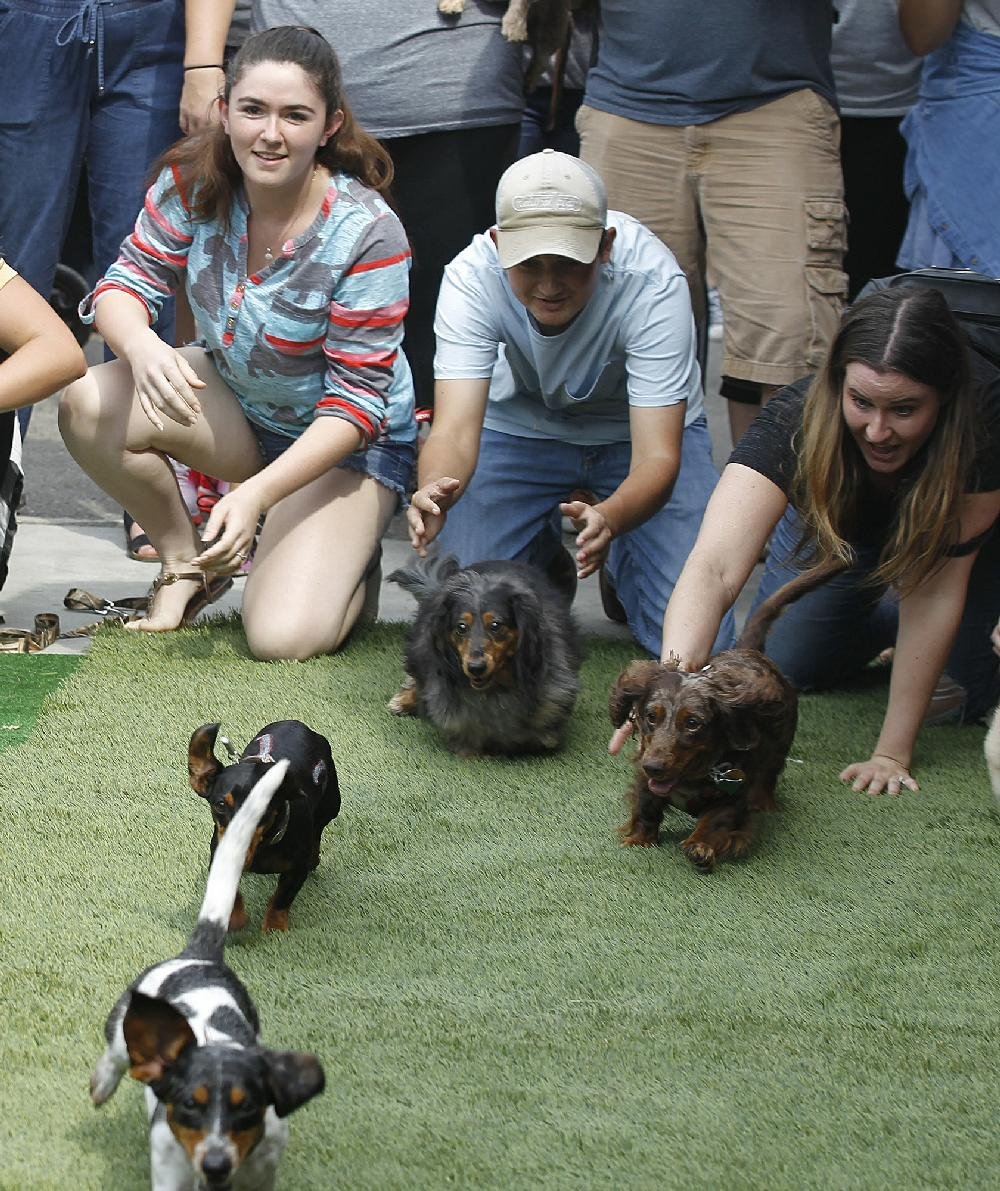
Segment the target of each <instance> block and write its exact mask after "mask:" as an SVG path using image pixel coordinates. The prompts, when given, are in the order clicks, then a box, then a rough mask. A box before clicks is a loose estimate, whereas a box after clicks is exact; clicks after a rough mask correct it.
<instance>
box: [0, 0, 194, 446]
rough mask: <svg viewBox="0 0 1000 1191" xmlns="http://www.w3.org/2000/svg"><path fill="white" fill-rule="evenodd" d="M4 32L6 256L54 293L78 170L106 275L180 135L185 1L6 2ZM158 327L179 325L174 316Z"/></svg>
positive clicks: (0, 90) (1, 103) (1, 98)
mask: <svg viewBox="0 0 1000 1191" xmlns="http://www.w3.org/2000/svg"><path fill="white" fill-rule="evenodd" d="M3 34H4V44H5V46H7V47H9V48H10V52H9V53H7V54H6V56H5V61H4V69H3V72H2V75H0V111H2V116H0V178H2V179H3V185H2V186H0V229H2V232H3V237H4V241H5V243H6V244H7V245H8V246H9V248H10V251H9V253H8V255H9V258H10V263H11V264H12V265H13V267H15V268H16V269H17V271H18V273H19V274H20V276H21V277H22V278H23V279H24V280H25V281H26V282H27V283H28V284H29V285H30V286H32V288H33V289H35V290H36V291H37V292H38V293H40V294H41V295H42V297H43V298H45V299H46V300H48V297H49V294H50V293H51V291H52V280H53V277H54V276H55V271H56V265H57V263H58V261H59V251H60V249H61V247H62V244H63V240H64V238H65V235H66V230H67V228H68V227H69V222H70V216H71V213H72V209H73V202H74V198H75V196H76V190H77V181H78V179H79V177H80V171H81V170H82V169H84V170H86V174H87V193H88V195H89V201H90V224H91V234H92V237H93V262H94V266H95V269H96V271H97V274H98V275H99V274H100V273H101V272H103V270H104V269H106V268H107V267H108V265H109V264H110V263H111V262H112V261H113V260H114V259H115V256H116V255H117V252H118V246H119V245H120V244H121V242H122V240H123V239H124V237H125V236H126V235H127V234H128V231H129V229H130V228H131V227H132V224H133V223H134V222H135V217H136V215H137V213H138V211H139V208H140V207H141V206H142V196H143V194H144V193H145V189H146V173H147V171H148V169H149V167H150V164H151V163H152V161H153V160H154V158H156V157H157V155H158V154H160V153H161V152H162V151H163V150H164V149H165V148H166V147H167V145H169V144H170V143H171V142H172V141H173V140H175V139H176V137H177V135H178V127H177V102H178V97H179V96H180V93H181V82H182V75H183V72H182V67H181V60H182V57H183V51H184V4H183V0H114V2H112V0H92V2H89V3H87V2H85V0H46V3H45V4H38V3H36V2H35V0H8V2H7V3H5V4H4V26H3ZM160 330H161V332H162V333H163V334H164V336H165V337H167V338H169V337H170V335H171V334H172V330H173V328H172V324H170V323H169V316H168V319H167V320H166V321H165V322H164V323H163V324H161V327H160ZM27 421H28V416H27V411H26V413H25V415H24V416H23V417H22V423H23V425H24V426H25V427H26V425H27Z"/></svg>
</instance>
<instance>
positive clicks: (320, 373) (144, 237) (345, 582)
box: [60, 27, 416, 659]
mask: <svg viewBox="0 0 1000 1191" xmlns="http://www.w3.org/2000/svg"><path fill="white" fill-rule="evenodd" d="M219 107H220V122H219V123H216V124H214V125H212V126H211V127H210V128H209V129H207V130H206V131H205V132H204V133H203V134H202V135H199V136H196V137H192V138H188V139H187V140H185V141H182V142H180V143H179V144H178V145H176V146H174V148H173V149H171V150H170V151H168V153H167V154H166V155H165V158H164V162H163V168H162V170H161V171H160V173H159V174H158V176H157V179H156V181H155V183H154V185H153V187H152V188H151V189H150V191H149V193H148V194H147V197H146V202H145V205H144V207H143V211H142V214H141V215H140V217H139V220H138V222H137V223H136V228H135V231H134V232H133V234H132V235H131V236H130V237H129V238H128V239H127V240H126V241H125V243H124V244H123V245H122V252H121V256H120V257H119V260H118V261H117V262H116V263H115V264H114V265H113V266H112V267H111V269H109V271H108V273H107V274H106V275H105V277H104V278H103V279H102V281H101V282H99V283H98V285H97V288H96V289H95V291H94V294H93V296H92V298H91V299H90V300H89V303H88V307H89V309H88V311H87V312H86V315H85V317H88V318H94V319H95V321H96V324H97V327H98V329H99V330H100V332H101V334H102V335H104V337H105V339H106V340H107V341H108V343H109V344H110V345H111V347H112V348H113V349H114V351H115V353H116V354H117V355H118V357H119V358H118V360H116V361H115V362H113V363H110V364H104V365H99V366H97V367H95V368H92V369H91V370H90V372H89V373H88V375H87V376H86V377H85V378H84V379H83V380H81V381H78V382H76V383H75V384H73V385H71V386H70V387H69V388H68V389H67V390H66V392H65V393H64V395H63V399H62V405H61V407H60V428H61V430H62V433H63V437H64V439H65V441H66V444H67V446H68V447H69V450H70V453H71V454H72V455H73V456H74V458H75V459H76V460H77V462H79V463H80V465H81V466H82V467H83V468H84V470H85V471H87V473H88V474H89V475H90V476H91V477H92V478H93V479H94V480H95V481H96V482H97V483H98V484H100V485H101V486H102V487H103V488H104V490H105V491H107V492H109V493H110V494H112V495H113V496H115V497H117V498H118V499H120V500H121V501H122V502H123V503H127V504H128V505H129V507H135V508H136V509H137V511H138V512H139V514H140V516H141V518H142V523H143V525H145V526H146V527H147V529H148V532H149V535H150V537H151V538H152V540H153V544H154V545H155V546H156V548H157V551H158V553H159V555H160V559H161V560H162V561H161V568H162V569H161V572H160V575H159V578H158V579H157V581H156V582H155V583H154V585H153V589H152V591H151V593H150V603H149V609H148V611H147V614H146V616H145V618H144V619H142V620H138V621H135V622H133V625H134V627H135V628H137V629H140V630H144V631H147V632H168V631H170V630H172V629H174V628H177V627H178V626H180V625H182V624H186V623H188V622H189V621H190V620H191V619H192V618H193V617H194V616H195V615H196V614H197V613H198V612H199V611H200V610H201V609H202V608H203V607H204V606H205V605H206V604H207V603H209V602H211V601H212V600H214V599H215V598H217V596H218V595H219V594H221V593H222V592H223V591H224V590H226V588H227V587H228V586H230V585H231V583H232V580H231V578H230V577H229V576H230V574H231V573H232V572H233V571H234V570H235V569H236V568H237V567H239V566H240V565H241V563H242V562H243V561H245V559H246V557H247V554H248V552H249V550H250V548H251V545H252V543H253V541H254V534H255V532H256V529H257V525H258V522H259V520H260V517H261V515H262V514H264V513H265V512H266V513H267V519H266V521H265V524H264V529H263V532H262V534H261V537H260V542H259V546H258V549H257V555H256V559H255V563H254V567H253V570H252V572H251V574H250V575H249V577H248V579H247V585H246V589H245V591H244V597H243V623H244V627H245V629H246V634H247V641H248V643H249V646H250V648H251V650H252V651H253V652H254V654H255V655H256V656H258V657H260V658H267V659H272V658H308V657H312V656H315V655H316V654H319V653H325V652H329V651H331V650H333V649H336V648H337V647H338V646H339V645H340V644H341V643H342V642H343V641H344V639H345V638H346V636H347V634H348V632H349V631H350V629H351V628H352V626H353V625H354V623H355V622H356V621H357V619H358V617H359V615H360V614H361V612H362V608H363V606H364V603H365V600H366V598H369V599H370V598H371V597H372V596H373V595H375V594H376V593H377V590H378V580H379V573H378V570H379V568H378V562H379V557H380V553H381V547H380V541H381V538H382V535H383V533H384V532H385V529H386V527H387V525H388V524H389V521H390V519H391V517H392V515H393V513H394V511H395V509H396V506H397V504H398V502H399V500H400V499H401V498H402V497H404V496H405V493H406V491H407V487H408V484H409V480H410V475H411V472H412V465H413V456H414V439H415V436H416V426H415V423H414V419H413V388H412V384H411V383H410V376H409V369H408V367H407V364H406V359H405V357H404V356H403V355H402V353H401V352H400V351H399V344H400V341H401V339H402V333H403V332H402V322H403V316H404V314H405V313H406V306H407V271H408V266H409V249H408V247H407V244H406V237H405V235H404V233H403V229H402V226H401V225H400V223H399V220H398V219H397V218H396V216H395V215H394V214H393V212H392V211H391V209H390V208H389V206H388V205H387V204H386V202H385V200H384V199H383V198H382V197H381V195H382V192H384V191H386V190H387V189H388V187H389V184H390V183H391V180H392V163H391V162H390V160H389V158H388V155H387V154H386V153H385V151H384V150H383V149H382V148H381V146H380V145H379V144H378V142H377V141H375V140H374V138H372V137H370V136H369V135H368V134H367V133H365V132H364V131H363V130H362V129H361V128H360V127H359V126H358V125H357V124H356V122H355V121H354V118H353V116H352V114H351V112H350V109H349V107H348V105H347V103H346V102H345V100H344V98H343V85H342V81H341V77H340V69H339V65H338V62H337V59H336V56H335V54H334V52H333V50H332V49H331V47H330V45H329V44H328V43H327V42H326V41H325V40H324V39H323V38H322V37H321V36H320V35H319V34H317V33H315V32H313V31H310V30H306V29H302V28H300V27H284V28H276V29H271V30H268V31H267V32H264V33H261V34H258V35H256V36H254V37H251V38H249V40H247V41H246V42H244V44H243V47H242V49H241V50H240V51H239V53H238V54H237V55H236V58H235V59H234V60H233V62H232V64H231V65H230V67H229V71H228V73H227V76H226V85H225V90H224V93H223V97H222V99H221V100H220V103H219ZM179 285H184V287H185V290H186V293H187V297H188V302H189V303H190V306H191V309H192V311H193V313H194V318H195V323H196V325H197V328H198V331H199V334H200V335H201V337H202V340H203V342H204V345H205V346H204V347H201V346H190V347H186V348H181V349H175V348H172V347H169V346H168V345H167V344H165V343H163V341H162V340H161V339H159V338H158V337H157V336H156V335H155V334H154V333H153V331H152V330H151V329H150V325H149V324H150V322H151V320H152V318H154V317H155V315H156V311H157V309H158V307H159V305H160V303H161V302H162V301H163V299H164V298H165V296H166V295H167V294H168V293H170V292H171V291H172V290H174V289H175V288H177V287H178V286H179ZM168 454H169V455H171V456H173V457H174V458H176V459H179V460H180V461H181V462H183V463H186V464H188V465H189V466H192V467H195V468H197V469H198V470H199V471H201V472H204V473H206V474H210V475H213V476H219V477H220V478H222V479H225V480H230V481H243V482H242V483H240V484H239V486H238V487H236V488H235V489H234V490H232V491H230V492H229V493H227V495H225V496H223V497H222V498H221V499H220V500H219V501H218V503H217V504H216V505H215V507H214V508H213V510H212V512H211V514H210V516H209V518H208V522H207V524H206V526H205V528H204V530H203V533H202V540H200V541H199V539H198V537H197V535H196V533H195V530H194V528H193V526H192V524H191V520H190V517H189V516H188V513H187V509H186V508H185V505H184V502H183V500H182V498H181V494H180V492H179V490H178V486H177V480H176V477H175V476H174V473H173V471H172V469H171V467H170V464H169V462H168V460H167V458H166V456H167V455H168Z"/></svg>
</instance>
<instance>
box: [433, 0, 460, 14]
mask: <svg viewBox="0 0 1000 1191" xmlns="http://www.w3.org/2000/svg"><path fill="white" fill-rule="evenodd" d="M438 12H443V13H446V14H447V15H448V16H454V15H455V14H456V13H461V12H465V0H438Z"/></svg>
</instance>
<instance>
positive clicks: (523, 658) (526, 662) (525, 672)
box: [510, 591, 546, 690]
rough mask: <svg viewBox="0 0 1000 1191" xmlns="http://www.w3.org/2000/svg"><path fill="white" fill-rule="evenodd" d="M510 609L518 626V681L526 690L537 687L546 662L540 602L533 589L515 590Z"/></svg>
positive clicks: (512, 594)
mask: <svg viewBox="0 0 1000 1191" xmlns="http://www.w3.org/2000/svg"><path fill="white" fill-rule="evenodd" d="M510 609H511V612H512V613H513V614H514V625H515V626H516V628H517V633H518V640H517V654H516V662H515V666H516V671H517V682H518V685H519V686H520V687H522V688H523V689H525V690H530V689H532V688H537V686H538V681H539V678H540V676H541V672H542V668H543V667H544V665H545V645H546V640H545V626H544V624H543V618H542V602H541V600H540V599H539V598H538V596H537V595H535V593H534V592H533V591H514V592H512V593H511V596H510Z"/></svg>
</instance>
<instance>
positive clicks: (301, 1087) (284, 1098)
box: [263, 1050, 326, 1117]
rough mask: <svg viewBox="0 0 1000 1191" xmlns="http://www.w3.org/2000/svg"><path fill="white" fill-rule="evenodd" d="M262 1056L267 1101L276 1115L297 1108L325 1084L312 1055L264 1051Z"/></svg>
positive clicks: (295, 1052)
mask: <svg viewBox="0 0 1000 1191" xmlns="http://www.w3.org/2000/svg"><path fill="white" fill-rule="evenodd" d="M263 1055H264V1065H265V1067H266V1069H267V1086H268V1091H269V1092H270V1098H271V1103H272V1104H273V1105H274V1111H275V1112H276V1113H277V1114H278V1116H279V1117H287V1116H288V1114H289V1113H290V1112H294V1111H295V1110H296V1109H297V1108H301V1107H302V1105H303V1104H305V1102H306V1101H307V1100H311V1099H312V1098H313V1096H318V1095H319V1093H320V1092H322V1091H323V1088H324V1087H325V1086H326V1077H325V1076H324V1074H323V1068H322V1067H321V1066H320V1062H319V1059H317V1058H316V1056H315V1055H311V1054H307V1053H306V1052H304V1051H298V1050H265V1051H264V1052H263Z"/></svg>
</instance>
